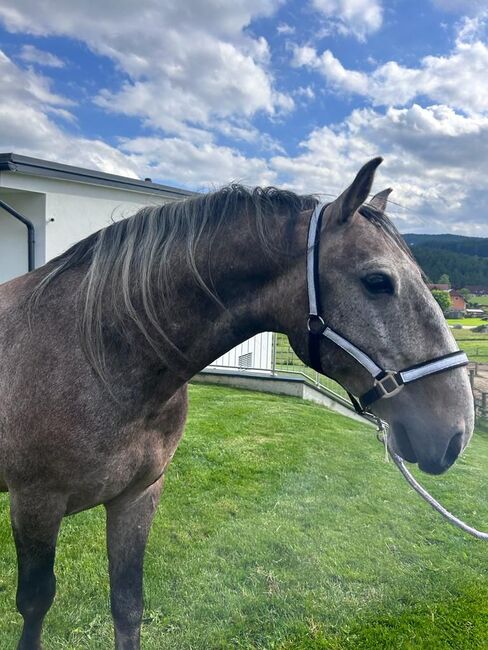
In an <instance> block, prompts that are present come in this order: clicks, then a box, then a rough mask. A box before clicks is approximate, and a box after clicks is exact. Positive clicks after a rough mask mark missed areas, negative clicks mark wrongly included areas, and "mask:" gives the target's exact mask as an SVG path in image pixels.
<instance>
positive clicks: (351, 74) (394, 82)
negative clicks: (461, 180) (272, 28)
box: [292, 19, 488, 114]
mask: <svg viewBox="0 0 488 650" xmlns="http://www.w3.org/2000/svg"><path fill="white" fill-rule="evenodd" d="M475 20H477V19H475ZM478 29H479V25H475V24H474V23H473V20H471V19H465V21H464V22H463V24H462V25H461V26H460V29H459V34H458V38H457V39H456V43H455V46H454V49H453V51H452V52H451V53H450V54H449V55H448V56H426V57H424V58H423V59H422V60H421V61H420V65H419V66H418V67H415V68H407V67H405V66H402V65H399V64H398V63H397V62H395V61H389V62H388V63H385V64H383V65H380V66H378V67H377V68H376V69H375V70H373V72H371V73H369V72H363V71H358V70H350V69H347V68H345V67H344V66H343V65H342V63H341V62H340V61H339V59H337V58H336V57H335V56H334V55H333V54H332V52H331V51H330V50H325V51H324V52H323V53H322V54H318V53H317V51H316V50H315V49H314V48H312V47H309V46H304V47H296V48H295V50H294V55H293V59H292V65H294V66H296V67H302V66H305V67H309V68H312V69H315V70H317V71H318V72H319V73H320V74H321V75H323V77H324V78H325V79H326V81H327V83H328V84H329V86H330V88H331V89H333V90H335V91H337V92H345V93H354V94H358V95H361V96H363V97H367V98H368V99H369V100H370V102H371V103H372V104H373V105H375V106H404V105H406V104H408V103H409V102H411V101H413V100H414V99H415V98H417V97H420V96H424V97H428V98H430V100H431V101H434V102H437V103H442V104H448V105H450V106H452V107H453V108H456V109H459V110H462V111H465V112H467V113H471V114H473V113H480V112H485V111H488V84H487V83H486V79H487V78H488V45H487V44H486V43H485V42H483V41H481V40H477V39H476V38H475V34H476V33H477V30H478Z"/></svg>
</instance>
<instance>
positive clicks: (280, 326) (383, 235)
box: [0, 158, 474, 650]
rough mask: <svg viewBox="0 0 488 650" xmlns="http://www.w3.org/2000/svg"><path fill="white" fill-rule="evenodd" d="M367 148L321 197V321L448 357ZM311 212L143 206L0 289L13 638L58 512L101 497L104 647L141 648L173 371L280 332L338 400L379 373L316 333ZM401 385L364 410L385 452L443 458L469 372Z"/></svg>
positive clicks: (48, 559)
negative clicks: (339, 189) (375, 187)
mask: <svg viewBox="0 0 488 650" xmlns="http://www.w3.org/2000/svg"><path fill="white" fill-rule="evenodd" d="M381 160H382V159H381V158H375V159H373V160H371V161H370V162H368V163H367V164H366V165H364V166H363V167H362V168H361V169H360V171H359V172H358V174H357V176H356V178H355V179H354V181H353V182H352V184H351V185H350V186H349V187H348V188H347V189H346V190H345V191H344V192H343V193H342V194H341V195H340V196H339V197H338V198H336V199H335V200H334V201H333V202H331V203H330V204H329V205H327V206H326V207H325V208H324V209H323V210H322V211H321V216H322V221H321V223H320V227H318V228H317V234H318V236H319V237H320V240H321V242H320V247H318V246H316V245H315V243H312V248H313V249H314V256H315V257H314V265H315V272H316V274H317V276H316V279H317V278H318V280H319V282H318V284H317V283H316V284H315V289H314V290H315V292H316V296H315V298H316V299H317V300H320V302H321V304H322V305H323V312H322V315H321V316H320V317H319V318H320V320H321V321H322V322H323V321H324V320H326V321H327V325H328V326H330V328H333V329H334V330H336V331H340V332H341V335H342V337H343V340H346V339H347V340H349V341H352V342H353V343H354V344H355V345H356V346H357V348H356V349H358V348H360V349H361V350H363V352H364V354H365V355H369V357H370V358H374V359H375V361H376V362H377V363H378V364H380V365H381V367H383V368H401V367H403V366H405V365H414V366H416V364H420V365H422V364H424V363H425V362H426V361H427V360H429V359H431V358H432V357H433V356H440V357H441V358H446V357H447V358H450V357H451V356H452V355H456V354H457V346H456V343H455V341H454V339H453V337H452V335H451V333H450V331H449V329H448V327H447V325H446V322H445V320H444V318H443V315H442V312H441V310H440V308H439V307H438V305H437V303H436V302H435V300H434V299H433V297H432V295H431V292H430V291H429V289H428V287H427V285H426V282H425V279H424V277H423V275H422V273H421V271H420V269H419V267H418V265H417V264H416V262H415V260H414V259H413V257H412V255H411V254H410V252H409V249H408V247H407V246H406V244H405V243H404V242H403V240H402V238H401V236H400V235H399V233H398V231H397V230H396V228H395V227H394V226H393V224H392V222H391V221H390V219H389V218H388V217H387V215H386V213H385V212H384V206H385V200H386V196H385V193H381V194H380V195H379V196H377V197H375V199H374V200H373V201H372V203H371V204H369V203H367V202H366V200H367V198H368V196H369V193H370V189H371V186H372V183H373V179H374V174H375V170H376V168H377V167H378V165H379V164H380V162H381ZM386 194H387V193H386ZM316 206H317V199H316V198H315V197H313V196H298V195H296V194H294V193H292V192H290V191H286V190H279V189H276V188H255V189H254V190H252V189H247V188H244V187H242V186H239V185H231V186H228V187H224V188H223V189H220V190H218V191H216V192H213V193H210V194H205V195H203V194H202V195H197V196H192V197H190V198H187V199H185V200H183V201H180V202H174V203H168V204H165V205H162V206H158V207H145V208H143V209H142V210H140V211H139V212H137V213H136V214H135V215H134V216H132V217H130V218H127V219H124V220H121V221H118V222H115V223H113V224H111V225H109V226H108V227H107V228H105V229H102V230H100V231H98V232H97V233H94V234H92V235H90V236H89V237H87V238H86V239H84V240H82V241H80V242H79V243H77V244H75V245H74V246H72V247H71V248H70V249H69V250H67V251H66V252H65V253H63V254H62V255H60V256H59V257H57V258H56V259H53V260H51V261H50V262H48V263H47V264H46V265H44V266H42V267H40V268H38V269H36V270H34V271H32V272H30V273H28V274H26V275H23V276H21V277H18V278H16V279H13V280H11V281H9V282H7V283H5V284H3V285H2V286H0V358H1V360H2V364H1V367H0V489H1V490H2V491H8V492H9V493H10V495H9V496H10V512H11V525H12V531H13V537H14V541H15V545H16V551H17V560H18V588H17V598H16V604H17V609H18V611H19V612H20V614H21V616H22V617H23V628H22V633H21V637H20V641H19V644H18V649H19V650H38V649H39V648H41V632H42V624H43V621H44V618H45V616H46V614H47V612H48V610H49V608H50V606H51V604H52V602H53V599H54V595H55V589H56V580H55V575H54V571H53V568H54V559H55V550H56V541H57V536H58V531H59V528H60V524H61V521H62V519H63V517H65V516H67V515H71V514H74V513H77V512H80V511H82V510H86V509H88V508H93V507H95V506H97V505H100V504H103V505H104V507H105V509H106V524H107V548H108V562H109V576H110V600H111V611H112V616H113V621H114V633H115V647H116V649H117V650H138V649H139V648H140V628H141V620H142V609H143V604H142V574H143V558H144V550H145V546H146V541H147V537H148V534H149V530H150V527H151V522H152V519H153V516H154V513H155V510H156V507H157V504H158V500H159V497H160V494H161V490H162V487H163V481H164V474H165V471H166V469H167V467H168V465H169V463H170V461H171V459H172V457H173V454H174V453H175V451H176V448H177V446H178V443H179V441H180V438H181V436H182V433H183V429H184V425H185V417H186V412H187V383H188V381H189V380H190V379H191V378H192V377H193V376H194V375H195V374H196V373H197V372H199V371H200V370H201V369H203V368H204V367H206V366H207V365H208V364H210V363H211V362H212V361H213V360H214V359H216V358H217V357H219V356H220V355H222V354H223V353H225V352H226V351H228V350H229V349H231V348H232V347H234V346H236V345H238V344H239V343H241V342H242V341H244V340H246V339H248V338H250V337H251V336H253V335H255V334H257V333H259V332H263V331H274V332H282V333H284V334H286V335H287V336H288V338H289V340H290V343H291V345H292V347H293V349H294V351H295V352H296V354H297V355H298V356H299V357H300V358H301V359H302V360H303V361H304V363H305V364H307V365H312V366H317V365H319V366H320V369H321V370H322V371H323V372H324V373H326V374H327V375H329V376H330V377H332V378H333V379H335V380H336V381H338V382H339V383H341V384H342V385H343V386H344V387H346V388H347V390H348V391H350V392H351V393H352V394H354V395H360V394H361V393H363V392H364V391H368V390H371V389H372V387H374V386H380V384H381V382H380V383H378V381H377V380H376V379H373V378H372V377H371V374H370V373H369V372H368V371H367V369H366V368H365V367H364V365H361V364H360V363H358V362H357V358H355V357H354V356H351V354H350V353H348V352H347V350H346V349H344V347H340V346H339V345H336V344H335V343H334V341H332V340H330V339H327V338H326V337H325V336H323V337H320V340H319V339H318V338H314V344H313V345H311V344H310V341H311V337H312V334H313V332H312V328H311V321H310V315H309V305H308V298H309V297H310V296H309V295H308V294H309V292H310V291H309V290H310V288H309V286H308V285H307V276H308V273H307V268H306V267H307V265H306V262H305V260H306V259H307V254H308V253H309V251H310V244H309V241H308V239H307V236H308V232H309V224H310V219H311V215H312V214H315V213H316ZM312 338H313V337H312ZM312 355H313V356H314V357H315V358H314V359H312ZM356 356H357V355H356ZM358 358H359V357H358ZM388 376H391V375H388ZM403 388H404V389H403V390H402V391H401V392H398V391H397V390H396V389H395V391H394V393H395V394H394V395H385V396H386V397H391V399H378V400H377V401H376V402H375V403H374V404H373V405H371V410H372V412H373V413H374V414H376V415H377V416H378V417H381V418H382V419H384V420H385V421H386V422H387V423H388V424H389V426H390V427H391V438H390V444H391V446H392V448H393V449H394V450H395V451H396V452H397V453H398V454H399V455H401V456H402V457H403V458H405V459H406V460H408V461H410V462H413V463H418V464H419V466H420V468H421V469H423V470H425V471H427V472H430V473H440V472H442V471H445V470H446V469H447V468H448V467H449V466H450V465H451V464H452V463H453V462H454V461H455V459H456V457H457V456H458V455H459V453H461V451H462V450H463V449H464V447H465V446H466V444H467V443H468V441H469V438H470V436H471V434H472V431H473V420H474V417H473V399H472V394H471V390H470V385H469V381H468V377H467V372H466V369H465V368H463V367H453V368H451V369H450V370H449V372H444V373H442V374H436V375H433V374H429V375H428V376H424V377H422V378H421V379H420V381H417V382H415V383H411V384H406V385H405V386H404V387H403Z"/></svg>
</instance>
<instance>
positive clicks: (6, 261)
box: [0, 187, 46, 283]
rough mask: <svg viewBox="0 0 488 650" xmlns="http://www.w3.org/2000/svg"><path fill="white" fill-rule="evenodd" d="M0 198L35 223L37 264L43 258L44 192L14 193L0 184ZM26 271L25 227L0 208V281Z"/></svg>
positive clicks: (40, 262)
mask: <svg viewBox="0 0 488 650" xmlns="http://www.w3.org/2000/svg"><path fill="white" fill-rule="evenodd" d="M0 199H2V200H3V201H5V203H7V204H8V205H10V206H11V207H12V208H14V210H17V212H20V214H22V215H23V216H25V217H27V218H28V219H30V221H32V223H33V224H34V227H35V230H36V244H35V257H36V265H37V266H40V265H41V264H43V263H44V258H45V240H44V234H45V233H44V226H45V211H46V197H45V195H44V194H39V193H36V192H14V191H11V190H8V189H7V188H1V187H0ZM27 271H28V253H27V228H26V226H25V225H24V224H23V223H21V222H20V221H18V220H17V219H15V218H14V217H12V216H11V215H10V214H9V213H8V212H6V211H4V210H3V209H1V208H0V283H2V282H6V281H7V280H11V279H12V278H15V277H17V276H18V275H22V274H23V273H27Z"/></svg>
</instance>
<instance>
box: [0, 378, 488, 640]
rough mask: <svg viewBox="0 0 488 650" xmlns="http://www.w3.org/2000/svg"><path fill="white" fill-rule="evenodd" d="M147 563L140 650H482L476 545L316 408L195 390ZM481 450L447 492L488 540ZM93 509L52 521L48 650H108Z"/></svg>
mask: <svg viewBox="0 0 488 650" xmlns="http://www.w3.org/2000/svg"><path fill="white" fill-rule="evenodd" d="M190 402H191V409H190V418H189V424H188V429H187V432H186V434H185V438H184V440H183V441H182V443H181V445H180V448H179V449H178V451H177V453H176V456H175V459H174V461H173V463H172V466H171V468H170V470H169V471H168V476H167V483H166V490H165V494H164V497H163V501H162V504H161V506H160V508H159V511H158V514H157V517H156V520H155V525H154V528H153V531H152V535H151V539H150V544H149V548H148V553H147V559H146V572H145V573H146V582H145V601H146V613H145V624H144V631H143V647H144V648H145V650H149V649H151V650H166V649H170V650H176V649H178V650H190V649H191V650H214V649H224V648H229V649H230V648H232V649H234V648H236V649H246V650H251V649H254V650H256V649H260V650H265V649H266V650H297V649H298V650H300V649H301V650H319V649H320V650H326V649H327V650H361V649H366V648H374V649H384V650H391V649H393V650H396V649H407V650H418V649H425V650H427V649H428V650H436V649H438V650H440V649H446V648H450V649H456V650H461V649H463V650H476V649H479V650H481V649H482V648H487V646H488V576H487V574H486V558H487V548H488V547H487V546H486V544H485V543H483V542H480V541H477V540H475V539H473V538H471V537H467V536H466V535H465V534H463V533H461V532H460V531H458V530H457V529H454V528H452V527H450V526H449V525H448V524H446V523H445V522H444V520H442V519H441V518H440V517H439V515H437V514H436V513H434V512H433V511H432V510H430V509H429V508H428V506H427V505H426V504H424V502H422V501H421V500H420V499H419V497H418V496H417V495H415V494H414V493H413V492H412V491H411V490H410V489H409V488H408V487H407V485H406V484H405V483H404V481H403V479H402V477H401V476H400V475H399V473H398V472H397V470H396V468H395V467H394V466H393V465H392V464H391V463H390V464H386V463H384V462H383V460H382V457H383V455H382V448H381V446H380V445H379V444H378V442H377V441H376V439H375V435H374V431H373V429H371V428H368V427H366V426H364V425H361V424H358V423H356V422H354V421H352V420H349V419H347V418H344V417H341V416H340V415H337V414H334V413H332V412H329V411H327V410H325V409H324V408H322V407H320V406H316V405H314V404H311V403H308V402H303V401H300V400H298V399H293V398H284V397H283V398H282V397H277V396H269V395H265V394H258V393H253V392H245V391H237V390H233V389H230V388H222V387H208V386H201V385H199V386H193V387H192V388H191V400H190ZM487 469H488V437H484V436H482V435H476V436H475V439H474V441H473V443H472V445H471V447H470V448H469V450H468V452H467V454H466V455H465V457H464V458H463V459H462V460H461V461H460V462H459V463H458V464H457V465H456V466H455V467H454V468H453V469H452V470H451V471H450V472H449V473H448V474H447V475H446V476H444V477H423V478H424V482H425V484H426V486H427V487H428V488H431V489H432V491H433V492H434V494H435V495H436V496H438V497H440V498H441V499H442V501H443V502H444V505H446V507H448V508H451V509H452V510H453V511H454V512H455V513H456V514H457V515H459V516H461V517H465V518H466V519H467V520H468V521H469V523H472V524H473V525H478V526H479V527H483V525H484V526H485V527H486V526H488V499H487V496H488V473H487ZM0 511H1V516H0V537H1V544H0V576H1V578H0V639H1V645H0V647H1V648H2V650H3V649H5V650H7V649H8V648H13V647H14V640H15V639H16V636H17V633H18V630H19V617H18V615H17V614H16V613H15V605H14V600H15V595H14V593H15V559H14V549H13V545H12V543H11V535H10V530H9V524H8V507H7V497H6V495H4V496H3V497H2V498H1V500H0ZM103 524H104V515H103V510H102V509H101V508H97V509H94V510H91V511H89V512H86V513H82V514H80V515H76V516H74V517H71V518H68V519H67V520H65V522H64V524H63V528H62V532H61V537H60V543H59V553H58V558H57V575H58V596H57V598H56V601H55V604H54V606H53V608H52V610H51V612H50V614H49V616H48V619H47V622H46V627H45V632H46V634H45V647H46V648H48V649H49V650H60V649H64V650H68V649H69V650H85V649H90V650H91V649H92V650H95V649H96V650H104V649H107V648H110V647H111V634H112V632H111V622H110V616H109V606H108V589H107V571H106V561H105V551H104V530H103V527H104V526H103Z"/></svg>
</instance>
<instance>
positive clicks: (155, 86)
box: [0, 0, 488, 236]
mask: <svg viewBox="0 0 488 650" xmlns="http://www.w3.org/2000/svg"><path fill="white" fill-rule="evenodd" d="M487 21H488V0H424V1H422V2H420V1H412V0H410V1H408V0H390V1H387V0H302V1H298V0H293V1H292V0H234V1H233V2H229V1H227V0H209V1H208V2H202V1H201V0H200V1H197V0H187V1H185V0H140V1H139V2H137V3H135V2H133V1H132V0H103V2H100V1H99V0H98V1H95V0H84V1H80V0H71V1H70V2H69V3H59V2H57V1H56V0H44V1H43V2H38V1H37V0H16V1H15V2H9V1H6V0H0V89H1V90H2V92H1V94H0V150H1V151H15V152H17V153H24V154H27V155H33V156H38V157H42V158H46V159H51V160H57V161H60V162H65V163H68V164H76V165H82V166H86V167H90V168H98V169H101V170H104V171H109V172H112V173H119V174H123V175H130V176H134V177H146V176H150V177H151V178H152V179H153V180H155V181H159V182H163V183H168V184H172V185H177V186H183V187H187V188H191V189H199V190H200V189H203V190H205V189H209V188H213V187H216V186H220V185H222V184H225V183H227V182H229V181H234V180H238V181H241V182H244V183H246V184H250V185H256V184H275V185H278V186H282V187H289V188H292V189H294V190H296V191H299V192H307V193H308V192H316V193H323V194H324V195H327V194H336V193H338V192H340V191H341V189H343V188H344V187H345V186H346V185H347V184H349V182H350V181H351V180H352V178H353V176H354V174H355V173H356V171H357V170H358V169H359V167H360V166H361V165H362V164H363V163H364V162H366V161H367V160H368V159H369V158H371V157H373V156H376V155H382V156H384V159H385V162H384V163H383V165H382V166H381V167H380V170H379V173H378V175H377V184H376V186H375V189H376V190H381V189H383V188H384V187H388V186H391V187H392V188H393V190H394V193H393V194H392V196H391V199H392V203H391V205H390V212H391V214H392V216H393V217H394V219H395V221H396V223H397V225H398V226H399V227H400V229H401V230H402V231H404V232H407V231H413V232H454V233H459V234H471V235H479V236H488V180H487V179H488V83H487V81H488V40H487V29H486V25H487Z"/></svg>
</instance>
